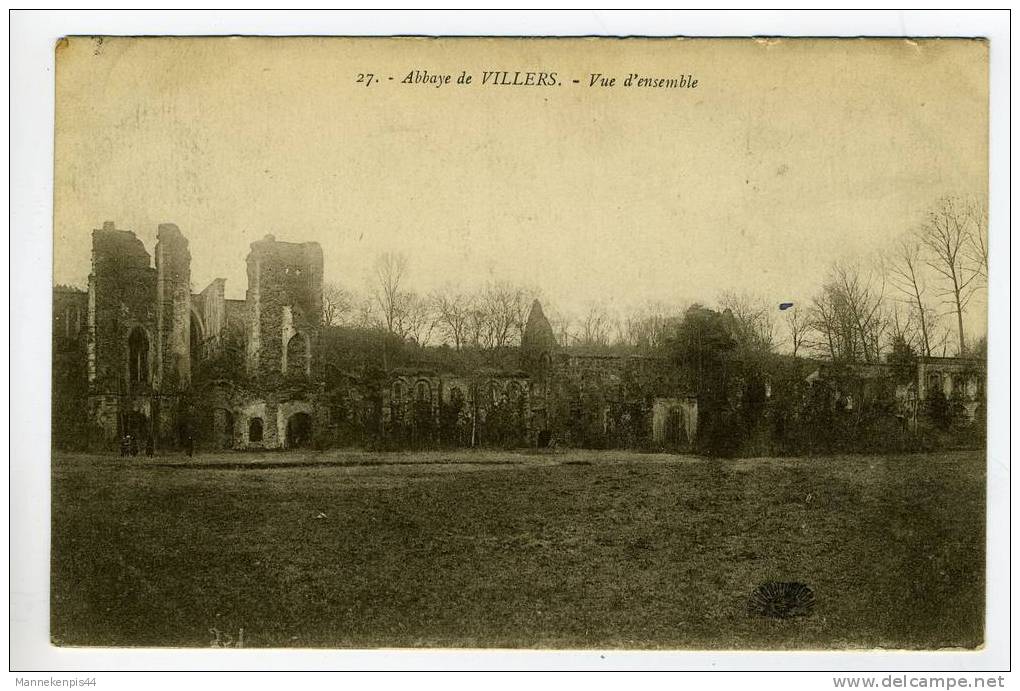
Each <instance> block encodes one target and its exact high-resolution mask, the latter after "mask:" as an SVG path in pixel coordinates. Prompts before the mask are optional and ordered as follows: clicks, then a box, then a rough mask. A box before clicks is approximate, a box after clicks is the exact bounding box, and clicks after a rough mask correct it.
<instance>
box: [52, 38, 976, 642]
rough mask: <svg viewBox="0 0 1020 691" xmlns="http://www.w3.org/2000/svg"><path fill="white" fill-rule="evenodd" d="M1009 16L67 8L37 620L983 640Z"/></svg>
mask: <svg viewBox="0 0 1020 691" xmlns="http://www.w3.org/2000/svg"><path fill="white" fill-rule="evenodd" d="M988 56H989V50H988V44H987V42H986V41H983V40H980V39H933V38H932V39H921V38H919V39H913V40H910V39H792V38H768V39H764V38H763V39H753V38H732V39H725V38H719V39H691V38H687V39H685V38H671V39H651V38H627V39H617V38H576V39H575V38H571V39H567V38H321V37H320V38H312V37H302V38H259V37H222V38H188V37H177V38H171V37H148V38H130V37H108V36H96V37H87V36H72V37H68V38H65V39H62V40H61V41H60V42H59V44H58V45H57V46H56V132H55V142H56V153H55V173H54V175H55V178H54V180H55V186H54V188H55V189H54V194H55V197H54V204H55V217H54V270H53V295H52V300H53V322H52V323H53V379H52V387H53V388H52V393H53V398H52V444H53V456H52V555H51V565H52V576H51V578H52V580H51V586H50V587H51V617H50V636H51V641H52V642H53V644H55V645H57V646H113V647H136V646H145V647H209V646H212V647H229V648H241V647H244V648H248V647H256V648H257V647H262V648H418V647H430V648H543V649H591V648H602V649H669V650H672V649H677V650H705V649H709V650H719V649H735V650H759V649H765V650H792V649H828V650H846V649H857V650H874V649H894V650H900V649H909V650H940V649H966V650H974V649H979V648H981V646H983V645H984V642H985V633H984V624H985V592H986V587H985V571H986V569H985V490H986V479H985V467H986V464H985V445H986V441H985V440H986V432H985V430H986V418H987V411H986V405H985V401H986V381H987V376H988V375H987V367H986V343H987V336H986V334H987V324H988V309H987V304H988V302H987V292H988V288H987V286H988V276H989V273H988V268H989V252H988V224H987V217H988V212H987V198H988V157H989V147H988V136H989V130H988V126H989V87H988ZM992 266H993V269H994V266H995V262H994V261H993V262H992Z"/></svg>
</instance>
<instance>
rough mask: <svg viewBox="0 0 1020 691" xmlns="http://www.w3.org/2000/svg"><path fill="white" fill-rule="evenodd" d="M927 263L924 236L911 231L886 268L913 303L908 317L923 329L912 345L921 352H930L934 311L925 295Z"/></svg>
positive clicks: (905, 298)
mask: <svg viewBox="0 0 1020 691" xmlns="http://www.w3.org/2000/svg"><path fill="white" fill-rule="evenodd" d="M924 266H925V264H924V258H923V245H922V242H921V239H920V237H919V236H917V235H914V234H911V235H908V236H907V237H905V238H902V239H901V240H900V241H899V242H898V243H897V244H896V247H895V249H894V251H893V255H892V258H891V260H890V261H888V262H887V264H886V270H887V273H888V276H889V282H890V284H891V285H892V286H893V288H895V289H896V290H897V291H898V292H899V294H900V296H901V298H902V299H903V300H905V301H906V302H907V304H909V305H910V307H911V311H910V314H909V315H908V316H909V318H910V319H909V320H908V321H909V322H911V323H916V326H917V328H918V329H919V330H920V339H919V341H918V343H916V344H914V343H912V342H911V341H908V342H911V345H912V346H915V348H916V349H917V350H919V351H920V352H921V354H922V355H931V354H932V338H931V327H932V325H933V324H932V320H933V317H934V315H933V313H932V310H931V309H930V308H929V307H928V305H927V301H926V299H925V295H926V292H927V285H926V281H925V278H924V271H923V269H924Z"/></svg>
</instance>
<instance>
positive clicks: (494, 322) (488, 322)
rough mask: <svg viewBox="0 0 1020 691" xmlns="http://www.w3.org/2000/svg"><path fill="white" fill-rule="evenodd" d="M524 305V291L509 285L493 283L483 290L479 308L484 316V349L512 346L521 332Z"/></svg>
mask: <svg viewBox="0 0 1020 691" xmlns="http://www.w3.org/2000/svg"><path fill="white" fill-rule="evenodd" d="M525 304H526V302H525V295H524V291H523V290H522V289H521V288H517V287H515V286H513V285H511V284H509V283H505V282H499V283H493V284H491V285H489V286H488V287H487V288H486V289H485V292H484V293H482V296H481V300H480V304H479V307H480V309H481V312H482V313H483V314H484V320H485V328H484V331H483V333H482V339H483V343H484V345H485V346H486V347H488V348H503V347H505V346H509V345H513V342H514V337H515V335H518V334H519V333H520V331H521V329H520V328H519V323H520V315H521V314H522V313H523V311H524V309H526V307H524V306H522V305H525Z"/></svg>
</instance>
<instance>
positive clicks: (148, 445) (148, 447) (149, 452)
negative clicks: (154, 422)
mask: <svg viewBox="0 0 1020 691" xmlns="http://www.w3.org/2000/svg"><path fill="white" fill-rule="evenodd" d="M155 453H156V442H155V441H154V440H153V438H152V436H151V435H150V436H149V438H148V439H146V440H145V455H146V456H149V457H150V458H151V457H152V456H153V455H154V454H155Z"/></svg>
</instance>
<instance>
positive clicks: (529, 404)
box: [53, 222, 984, 450]
mask: <svg viewBox="0 0 1020 691" xmlns="http://www.w3.org/2000/svg"><path fill="white" fill-rule="evenodd" d="M246 262H247V275H248V286H247V291H246V293H245V298H244V299H243V300H233V299H228V298H226V297H225V280H224V279H222V278H217V279H215V280H213V281H212V282H211V283H210V284H209V285H208V286H206V287H205V288H204V289H202V290H201V291H200V292H197V293H196V292H192V287H191V255H190V252H189V249H188V240H187V238H186V237H185V236H184V235H183V234H182V233H181V231H180V230H179V229H178V228H177V227H176V226H175V225H173V224H162V225H160V226H159V228H158V233H157V240H156V245H155V248H154V258H153V256H150V254H149V252H148V251H147V250H146V248H145V246H144V244H143V243H142V241H141V240H139V239H138V238H137V237H136V236H135V234H134V233H133V232H132V231H129V230H121V229H117V228H116V227H115V226H114V224H113V223H111V222H107V223H105V224H104V225H103V227H102V228H100V229H96V230H94V231H93V233H92V272H91V275H90V276H89V279H88V289H87V290H85V291H83V290H78V289H74V288H67V287H63V286H58V287H57V288H55V290H54V298H53V305H54V312H53V329H54V339H53V344H54V353H53V358H54V367H53V395H54V399H53V434H54V439H53V441H54V444H55V445H57V446H65V447H78V448H85V447H88V448H93V449H104V448H105V449H110V448H115V447H116V446H117V444H118V443H119V442H120V440H121V439H123V438H124V436H125V435H131V436H132V437H133V438H135V439H138V440H143V443H144V444H150V443H151V445H152V446H154V447H155V448H156V449H169V448H182V447H183V446H185V445H189V446H190V445H191V444H194V445H195V446H197V447H199V448H206V449H280V448H295V447H304V446H317V447H326V446H341V445H373V446H381V447H391V448H427V447H436V446H444V447H453V446H465V447H474V446H503V447H515V446H522V447H523V446H547V445H549V444H550V443H557V444H566V445H573V446H598V447H628V448H657V449H668V450H686V449H691V448H692V446H693V444H694V442H695V439H696V437H697V435H698V428H699V405H698V403H699V401H698V397H697V396H696V395H695V394H694V391H695V390H696V389H695V387H694V386H693V385H692V381H691V377H690V376H689V372H685V368H684V367H682V366H679V365H678V364H677V363H675V362H673V361H671V360H670V359H668V358H665V357H656V356H650V355H647V354H644V355H638V354H626V355H618V354H617V355H606V354H581V353H577V352H572V351H570V350H568V349H564V348H561V347H560V346H559V345H558V343H557V341H556V338H555V337H554V334H553V330H552V328H551V326H550V323H549V321H548V319H547V318H546V317H545V315H544V313H543V311H542V306H541V305H540V304H539V302H538V301H537V300H536V301H535V302H534V303H533V304H532V306H531V310H530V313H529V315H528V318H527V322H526V325H525V327H524V329H523V333H522V337H521V343H520V346H519V347H518V348H516V349H515V351H514V353H513V354H512V356H511V357H510V358H509V359H507V358H503V359H502V360H501V361H500V362H499V363H496V364H495V365H493V366H487V365H486V366H474V367H472V368H459V369H458V368H452V367H451V368H443V367H438V366H436V364H435V362H431V363H430V362H420V363H419V362H413V361H410V362H409V361H407V360H405V361H402V362H397V363H388V364H386V365H385V366H382V367H379V366H372V365H365V364H362V365H357V364H350V363H348V362H340V360H339V359H338V358H337V357H336V356H335V351H331V352H332V353H333V354H332V355H328V354H327V352H326V348H324V345H323V341H324V333H326V332H327V328H326V327H324V326H323V324H322V306H323V256H322V250H321V248H320V247H319V245H318V244H317V243H314V242H305V243H292V242H283V241H279V240H277V239H275V238H274V237H273V236H272V235H266V236H265V237H264V238H263V239H261V240H258V241H256V242H252V243H251V245H250V250H249V253H248V256H247V259H246ZM787 360H789V361H791V362H792V363H793V364H792V365H789V364H788V366H787V367H786V369H785V370H784V371H785V372H786V373H787V374H788V373H789V372H791V371H792V372H793V373H794V374H793V375H792V378H793V381H795V382H796V383H797V384H798V386H800V385H803V386H804V387H805V388H804V391H806V392H810V391H811V390H812V387H814V390H818V387H817V386H814V385H815V384H816V383H817V382H820V381H821V382H828V383H827V384H826V388H825V394H824V397H823V398H824V403H823V404H822V406H823V407H825V408H827V409H828V408H831V409H837V408H838V409H839V410H841V411H849V410H852V409H853V407H854V405H855V402H856V405H858V407H859V406H860V404H861V400H862V399H863V398H865V397H868V396H872V394H871V393H868V392H869V391H873V390H875V386H877V385H880V386H882V387H886V388H888V386H889V382H891V381H892V379H891V378H890V377H891V375H890V369H889V367H888V366H886V365H884V364H881V365H873V366H870V367H867V368H863V369H862V368H858V369H857V370H856V372H857V374H856V375H855V377H854V381H853V386H851V385H849V384H846V383H845V381H843V382H842V383H839V384H838V385H837V384H834V383H833V382H836V381H837V377H836V376H835V375H833V374H832V369H833V368H831V367H829V366H828V365H825V364H819V363H818V362H817V361H810V360H806V359H803V358H800V359H797V358H787ZM383 362H386V360H385V359H384V360H383ZM914 367H915V369H913V370H911V372H910V373H909V377H908V380H903V381H900V382H899V383H895V384H893V386H894V389H895V396H893V395H892V394H889V400H895V410H892V411H890V413H889V415H888V416H887V417H889V419H893V417H894V416H895V419H898V420H899V421H900V424H901V425H902V427H903V428H904V429H906V428H909V427H912V426H913V427H916V425H917V424H918V423H917V420H918V411H919V410H922V409H923V403H924V401H925V399H927V398H928V397H929V392H930V391H932V390H933V389H935V388H937V389H939V390H941V391H944V392H945V395H946V396H948V397H950V398H952V399H953V401H955V404H956V405H958V407H959V410H960V414H959V417H961V418H965V419H966V420H970V421H973V420H974V419H975V417H976V416H981V415H983V410H978V401H979V399H981V398H982V395H983V386H984V367H983V364H977V363H975V362H972V361H968V360H962V359H959V358H921V359H920V360H919V361H918V362H917V363H916V365H914ZM791 368H792V369H791ZM769 376H770V377H771V376H772V375H769ZM775 376H777V377H778V376H780V375H779V374H778V373H777V374H776V375H775ZM736 381H737V385H736V387H737V388H736V389H735V390H734V391H733V392H732V393H731V394H728V395H729V396H730V399H731V400H732V401H733V402H734V403H733V405H734V407H741V406H743V407H744V408H748V406H749V404H748V401H751V399H753V398H754V397H755V396H757V397H758V398H759V399H760V401H759V402H758V403H755V404H754V405H755V406H757V409H758V410H764V411H765V412H764V414H763V415H764V417H765V418H767V422H768V424H769V425H770V429H771V430H772V431H770V432H769V433H768V435H767V436H768V437H770V438H772V437H775V438H780V437H782V435H783V434H785V433H786V432H784V430H787V429H789V428H790V427H791V425H792V424H793V423H792V421H793V420H794V419H795V418H796V416H797V415H801V417H802V418H803V416H804V414H803V413H797V411H796V410H793V408H791V410H790V411H786V409H785V408H784V405H785V404H779V403H775V402H771V401H770V399H771V398H772V395H773V394H772V390H773V388H777V387H779V383H778V380H777V382H776V387H773V384H772V381H771V380H770V379H766V380H764V381H763V383H762V385H761V386H759V387H758V389H760V391H758V389H754V387H751V386H749V385H748V384H747V382H741V381H740V380H739V379H737V380H736ZM840 387H842V390H840ZM862 387H863V388H862ZM869 387H870V388H869ZM756 391H758V392H757V393H756ZM797 396H799V399H798V400H803V401H807V400H808V399H809V398H810V393H798V394H797ZM816 398H817V397H816ZM818 400H822V399H818ZM762 406H765V407H762ZM752 407H753V406H752ZM703 415H704V412H703ZM784 416H785V417H784ZM788 418H789V419H788ZM763 419H764V418H763ZM820 424H828V423H820ZM150 440H151V441H150ZM780 441H781V439H780Z"/></svg>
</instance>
